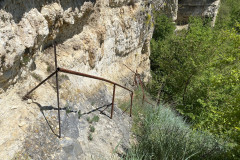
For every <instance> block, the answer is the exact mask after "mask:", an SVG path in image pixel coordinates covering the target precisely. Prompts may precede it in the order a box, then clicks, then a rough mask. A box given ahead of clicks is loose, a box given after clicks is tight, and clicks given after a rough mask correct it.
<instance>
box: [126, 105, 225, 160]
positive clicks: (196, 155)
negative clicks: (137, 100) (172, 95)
mask: <svg viewBox="0 0 240 160" xmlns="http://www.w3.org/2000/svg"><path fill="white" fill-rule="evenodd" d="M138 124H140V125H138V126H140V127H138V132H135V133H137V135H136V136H137V141H138V144H137V145H136V146H134V147H133V148H132V149H131V150H130V151H129V152H128V153H127V155H126V157H125V159H137V158H139V157H140V158H141V159H156V160H158V159H161V160H164V159H165V160H168V159H174V160H178V159H179V160H180V159H219V158H221V156H222V155H223V153H225V151H224V148H223V146H222V145H221V144H220V143H219V142H218V141H217V140H216V139H215V137H214V136H212V135H211V134H209V133H205V132H200V131H193V130H192V129H191V128H190V126H189V125H187V124H186V123H185V122H184V120H183V119H182V118H181V117H178V116H176V115H175V114H174V113H173V112H172V111H171V110H170V108H167V107H163V106H159V107H158V108H155V109H152V108H148V109H146V112H145V116H144V118H143V119H142V120H141V122H140V123H139V121H138Z"/></svg>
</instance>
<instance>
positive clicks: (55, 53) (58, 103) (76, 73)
mask: <svg viewBox="0 0 240 160" xmlns="http://www.w3.org/2000/svg"><path fill="white" fill-rule="evenodd" d="M53 46H54V59H55V69H56V70H55V71H54V72H53V73H52V74H50V75H49V76H48V77H47V78H46V79H44V80H43V81H42V82H40V83H39V84H38V85H37V86H36V87H34V88H33V89H32V90H30V91H29V92H27V93H26V94H25V95H24V96H23V97H22V99H23V100H26V99H27V98H29V95H30V94H31V93H32V92H33V91H34V90H36V89H37V88H38V87H40V86H41V85H42V84H43V83H44V82H46V81H47V80H48V79H49V78H51V77H52V76H54V75H56V89H57V106H58V124H59V138H61V118H60V101H59V99H60V98H59V83H58V72H63V73H68V74H73V75H77V76H82V77H88V78H92V79H97V80H101V81H104V82H108V83H111V84H113V98H112V109H111V117H110V118H111V119H112V118H113V111H114V100H115V90H116V86H118V87H121V88H123V89H125V90H127V91H129V92H131V105H130V117H131V116H132V105H133V103H132V102H133V91H132V90H130V89H128V88H126V87H124V86H122V85H120V84H118V83H116V82H113V81H110V80H108V79H105V78H102V77H97V76H93V75H89V74H86V73H81V72H76V71H72V70H68V69H64V68H60V67H58V64H57V51H56V44H55V43H54V44H53Z"/></svg>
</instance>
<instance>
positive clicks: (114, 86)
mask: <svg viewBox="0 0 240 160" xmlns="http://www.w3.org/2000/svg"><path fill="white" fill-rule="evenodd" d="M115 88H116V84H114V85H113V97H112V110H111V119H112V117H113V109H114V99H115Z"/></svg>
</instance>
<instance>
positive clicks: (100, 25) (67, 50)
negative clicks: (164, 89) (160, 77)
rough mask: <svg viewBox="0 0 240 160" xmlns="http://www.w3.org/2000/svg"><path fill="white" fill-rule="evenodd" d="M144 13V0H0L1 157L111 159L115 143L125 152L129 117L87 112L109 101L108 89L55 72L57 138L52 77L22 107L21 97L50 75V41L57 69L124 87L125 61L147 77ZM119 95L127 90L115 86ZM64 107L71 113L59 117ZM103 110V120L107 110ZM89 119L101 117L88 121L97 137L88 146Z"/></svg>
mask: <svg viewBox="0 0 240 160" xmlns="http://www.w3.org/2000/svg"><path fill="white" fill-rule="evenodd" d="M151 9H152V7H151V4H150V3H149V1H148V0H96V1H94V0H92V1H89V0H68V1H66V0H22V1H17V0H11V1H10V0H4V1H1V2H0V59H1V60H0V108H1V110H0V135H1V136H0V157H1V158H2V159H11V158H13V157H15V158H17V159H18V158H19V157H20V158H26V157H27V158H32V159H39V158H41V157H42V158H43V159H59V158H60V159H76V158H78V157H79V156H80V157H81V158H84V157H85V159H90V158H91V156H93V157H96V158H99V157H97V156H101V158H105V159H112V158H111V156H113V151H114V149H115V147H116V146H117V145H118V143H120V141H121V144H120V147H119V149H120V150H122V151H124V149H126V147H127V146H128V145H129V137H128V136H129V134H130V130H129V129H130V127H129V125H130V124H129V123H130V119H128V118H126V116H125V115H124V114H122V112H121V111H120V110H119V109H117V108H116V109H115V110H114V115H115V116H114V118H115V119H114V120H110V119H109V117H107V116H104V115H99V111H98V110H96V111H95V112H93V113H92V112H90V111H91V110H94V109H96V108H99V107H101V106H104V105H106V104H110V103H111V98H112V95H111V94H112V85H107V84H105V83H102V82H99V81H96V80H90V79H88V78H83V77H77V76H73V75H65V74H60V75H59V78H60V82H59V83H60V100H61V101H60V104H61V106H60V107H62V108H63V110H62V111H61V116H62V118H61V121H62V128H63V138H62V139H58V138H57V137H56V136H55V135H54V133H53V132H52V131H51V130H53V131H54V132H56V133H58V127H57V126H58V125H57V124H58V122H57V112H56V111H57V110H56V90H55V83H54V82H55V80H54V78H52V79H50V80H49V81H47V82H46V83H45V84H44V85H43V86H41V87H40V88H38V89H37V90H36V91H35V92H34V93H33V94H32V95H31V96H32V98H31V100H29V101H28V102H26V101H22V99H21V97H22V96H23V95H24V94H25V93H26V92H27V91H29V90H30V89H31V88H33V87H34V86H36V85H37V84H38V83H39V82H40V81H41V80H42V79H44V78H45V77H47V76H48V75H49V74H50V73H51V72H53V71H54V56H53V47H52V42H53V41H55V42H56V43H57V54H58V65H59V66H61V67H63V68H66V69H71V70H75V71H80V72H83V73H88V74H93V75H97V76H101V77H104V78H107V79H110V80H112V81H115V82H118V83H120V84H122V85H125V86H127V87H131V83H132V81H133V75H132V73H131V71H130V70H128V69H127V68H126V67H125V66H124V65H123V64H126V65H127V66H129V67H130V68H131V69H133V70H136V69H137V70H138V72H139V73H140V74H141V75H142V77H143V78H145V80H147V79H148V78H149V77H150V64H149V63H150V62H149V55H150V49H149V42H150V39H151V36H152V32H153V24H152V11H151ZM126 96H129V94H128V92H125V91H124V90H121V89H120V88H118V87H117V90H116V101H117V100H118V98H121V97H126ZM32 101H33V102H32ZM68 104H71V105H70V108H71V110H72V111H74V112H71V113H69V114H66V106H68ZM116 104H117V103H116ZM126 107H128V106H126ZM80 110H81V111H82V113H88V112H89V113H88V114H85V116H83V117H82V118H81V119H78V113H77V112H75V111H80ZM104 113H105V114H107V115H108V114H109V109H107V110H105V112H104ZM93 115H99V117H100V120H99V123H96V124H92V125H94V126H95V128H96V133H94V137H93V141H89V140H88V134H89V126H90V125H91V124H89V123H88V122H87V117H88V116H89V117H93ZM49 126H51V127H49ZM78 136H79V137H78ZM122 139H123V140H122ZM90 148H92V149H90ZM121 148H122V149H121ZM104 156H105V157H104ZM27 158H26V159H27Z"/></svg>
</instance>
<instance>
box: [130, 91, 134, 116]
mask: <svg viewBox="0 0 240 160" xmlns="http://www.w3.org/2000/svg"><path fill="white" fill-rule="evenodd" d="M132 105H133V92H132V93H131V107H130V117H132Z"/></svg>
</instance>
